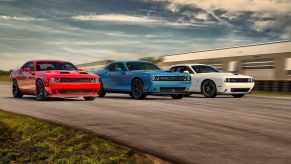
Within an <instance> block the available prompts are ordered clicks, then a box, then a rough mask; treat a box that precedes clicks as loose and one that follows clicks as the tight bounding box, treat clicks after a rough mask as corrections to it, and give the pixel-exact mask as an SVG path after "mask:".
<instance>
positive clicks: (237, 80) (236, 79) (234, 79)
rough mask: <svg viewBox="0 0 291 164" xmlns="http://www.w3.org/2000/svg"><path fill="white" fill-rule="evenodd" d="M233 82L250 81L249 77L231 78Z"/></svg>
mask: <svg viewBox="0 0 291 164" xmlns="http://www.w3.org/2000/svg"><path fill="white" fill-rule="evenodd" d="M229 80H230V81H229V82H231V83H248V82H249V79H248V78H230V79H229Z"/></svg>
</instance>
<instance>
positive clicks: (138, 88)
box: [130, 78, 147, 100]
mask: <svg viewBox="0 0 291 164" xmlns="http://www.w3.org/2000/svg"><path fill="white" fill-rule="evenodd" d="M130 95H131V97H132V98H134V99H136V100H141V99H145V98H146V96H147V94H146V93H145V89H144V83H143V81H142V80H141V79H138V78H136V79H134V80H133V81H132V83H131V94H130Z"/></svg>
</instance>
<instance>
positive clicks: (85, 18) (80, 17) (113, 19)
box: [72, 14, 161, 23]
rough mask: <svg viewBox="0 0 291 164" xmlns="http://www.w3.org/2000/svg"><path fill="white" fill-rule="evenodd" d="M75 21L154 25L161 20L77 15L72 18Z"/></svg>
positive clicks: (128, 16) (127, 16) (109, 15)
mask: <svg viewBox="0 0 291 164" xmlns="http://www.w3.org/2000/svg"><path fill="white" fill-rule="evenodd" d="M72 18H73V19H75V20H82V21H109V22H132V23H154V22H160V21H161V20H158V19H154V18H149V17H142V16H132V15H121V14H103V15H95V14H89V15H78V16H73V17H72Z"/></svg>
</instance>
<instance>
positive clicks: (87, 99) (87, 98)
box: [84, 96, 96, 101]
mask: <svg viewBox="0 0 291 164" xmlns="http://www.w3.org/2000/svg"><path fill="white" fill-rule="evenodd" d="M95 98H96V97H92V96H88V97H84V99H85V100H86V101H93V100H95Z"/></svg>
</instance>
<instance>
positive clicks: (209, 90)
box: [201, 80, 217, 98]
mask: <svg viewBox="0 0 291 164" xmlns="http://www.w3.org/2000/svg"><path fill="white" fill-rule="evenodd" d="M201 92H202V94H203V95H204V97H207V98H214V97H216V95H217V92H216V85H215V83H214V82H213V81H211V80H206V81H204V82H203V83H202V86H201Z"/></svg>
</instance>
